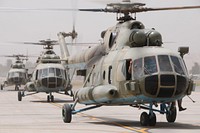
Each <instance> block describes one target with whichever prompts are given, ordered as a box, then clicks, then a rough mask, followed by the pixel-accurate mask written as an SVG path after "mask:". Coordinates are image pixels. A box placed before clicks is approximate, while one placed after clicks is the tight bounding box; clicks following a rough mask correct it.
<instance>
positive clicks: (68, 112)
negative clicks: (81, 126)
mask: <svg viewBox="0 0 200 133" xmlns="http://www.w3.org/2000/svg"><path fill="white" fill-rule="evenodd" d="M62 118H63V122H65V123H70V122H71V120H72V109H71V106H70V105H69V104H64V105H63V107H62Z"/></svg>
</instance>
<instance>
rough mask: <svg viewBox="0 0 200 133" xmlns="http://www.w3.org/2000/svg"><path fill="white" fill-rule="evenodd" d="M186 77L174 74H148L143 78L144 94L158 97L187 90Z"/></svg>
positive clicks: (168, 96) (172, 95)
mask: <svg viewBox="0 0 200 133" xmlns="http://www.w3.org/2000/svg"><path fill="white" fill-rule="evenodd" d="M188 82H189V81H188V80H187V78H186V77H184V76H181V75H175V74H160V75H159V74H157V75H150V76H147V77H146V78H145V79H144V90H145V93H146V95H148V96H151V97H158V98H170V97H175V96H178V95H180V94H183V93H184V92H185V91H186V90H187V85H188Z"/></svg>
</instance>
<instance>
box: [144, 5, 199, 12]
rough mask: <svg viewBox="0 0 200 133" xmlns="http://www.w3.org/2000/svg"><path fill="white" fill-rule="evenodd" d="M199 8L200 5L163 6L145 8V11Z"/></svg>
mask: <svg viewBox="0 0 200 133" xmlns="http://www.w3.org/2000/svg"><path fill="white" fill-rule="evenodd" d="M197 8H200V6H182V7H163V8H144V10H143V11H162V10H182V9H197Z"/></svg>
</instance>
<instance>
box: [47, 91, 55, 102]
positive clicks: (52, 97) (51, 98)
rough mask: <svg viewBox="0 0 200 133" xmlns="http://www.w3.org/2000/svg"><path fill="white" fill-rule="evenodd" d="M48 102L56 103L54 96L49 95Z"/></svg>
mask: <svg viewBox="0 0 200 133" xmlns="http://www.w3.org/2000/svg"><path fill="white" fill-rule="evenodd" d="M47 102H54V96H53V95H52V94H51V93H50V94H49V95H47Z"/></svg>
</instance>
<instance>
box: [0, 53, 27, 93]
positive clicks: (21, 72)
mask: <svg viewBox="0 0 200 133" xmlns="http://www.w3.org/2000/svg"><path fill="white" fill-rule="evenodd" d="M5 57H14V58H16V60H15V62H14V63H13V64H12V65H11V68H10V70H9V71H8V74H7V77H6V81H4V83H3V84H1V90H3V88H4V87H6V86H12V85H15V90H19V87H20V86H21V85H25V84H26V82H28V69H26V68H25V64H24V63H23V61H24V60H28V58H27V56H25V55H21V54H17V55H11V56H5Z"/></svg>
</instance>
